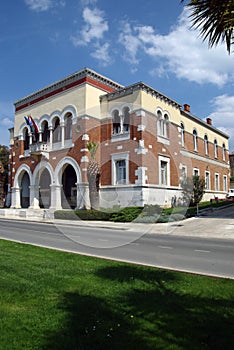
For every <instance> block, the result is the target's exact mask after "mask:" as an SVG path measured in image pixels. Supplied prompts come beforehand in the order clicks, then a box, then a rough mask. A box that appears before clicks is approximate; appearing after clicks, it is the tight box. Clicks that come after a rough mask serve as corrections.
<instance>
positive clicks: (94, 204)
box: [87, 142, 100, 209]
mask: <svg viewBox="0 0 234 350" xmlns="http://www.w3.org/2000/svg"><path fill="white" fill-rule="evenodd" d="M87 148H88V150H89V153H90V156H91V159H90V161H89V165H88V168H87V177H88V182H89V198H90V204H91V209H99V181H100V167H99V164H98V162H97V161H96V159H95V155H96V152H97V149H98V143H95V142H89V143H88V144H87Z"/></svg>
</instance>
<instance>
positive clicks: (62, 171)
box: [55, 157, 81, 209]
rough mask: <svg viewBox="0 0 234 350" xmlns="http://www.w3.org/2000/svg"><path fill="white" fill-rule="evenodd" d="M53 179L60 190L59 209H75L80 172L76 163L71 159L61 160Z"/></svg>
mask: <svg viewBox="0 0 234 350" xmlns="http://www.w3.org/2000/svg"><path fill="white" fill-rule="evenodd" d="M55 178H56V184H57V187H60V188H61V207H62V208H64V209H68V208H71V209H75V208H77V202H78V201H77V199H78V197H80V196H79V193H78V191H79V184H80V183H81V172H80V167H79V165H78V164H77V162H76V161H75V160H74V159H73V158H71V157H65V158H64V159H62V160H61V161H60V162H59V163H58V165H57V167H56V169H55Z"/></svg>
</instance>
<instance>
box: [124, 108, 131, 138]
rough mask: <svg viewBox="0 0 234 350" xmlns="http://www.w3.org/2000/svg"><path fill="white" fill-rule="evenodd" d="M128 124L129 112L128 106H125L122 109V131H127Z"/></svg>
mask: <svg viewBox="0 0 234 350" xmlns="http://www.w3.org/2000/svg"><path fill="white" fill-rule="evenodd" d="M129 124H130V114H129V108H128V107H125V108H124V109H123V132H124V133H125V132H129Z"/></svg>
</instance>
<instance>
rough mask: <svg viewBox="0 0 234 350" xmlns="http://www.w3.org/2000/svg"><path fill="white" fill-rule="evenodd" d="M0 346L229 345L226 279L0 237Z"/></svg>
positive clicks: (232, 312) (231, 301)
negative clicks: (97, 257)
mask: <svg viewBox="0 0 234 350" xmlns="http://www.w3.org/2000/svg"><path fill="white" fill-rule="evenodd" d="M0 250H1V254H0V269H1V272H0V349H1V350H14V349H20V350H21V349H24V350H29V349H32V350H36V349H40V350H42V349H53V350H75V349H82V350H83V349H87V350H92V349H100V350H105V349H108V350H113V349H118V350H122V349H123V350H125V349H126V350H131V349H137V350H138V349H140V350H148V349H157V350H158V349H163V350H164V349H171V350H172V349H173V350H177V349H186V350H193V349H197V350H202V349H212V350H215V349H219V350H220V349H221V350H228V349H233V348H234V280H225V279H216V278H207V277H204V276H203V277H202V276H196V275H190V274H185V273H176V272H171V271H166V270H160V269H155V268H147V267H142V266H138V265H131V264H124V263H119V262H113V261H108V260H102V259H95V258H90V257H85V256H79V255H76V254H70V253H63V252H58V251H53V250H49V249H43V248H39V247H33V246H29V245H23V244H17V243H14V242H7V241H1V240H0Z"/></svg>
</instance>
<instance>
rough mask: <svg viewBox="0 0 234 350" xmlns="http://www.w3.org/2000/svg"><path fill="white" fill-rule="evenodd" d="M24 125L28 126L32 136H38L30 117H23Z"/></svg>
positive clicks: (35, 125)
mask: <svg viewBox="0 0 234 350" xmlns="http://www.w3.org/2000/svg"><path fill="white" fill-rule="evenodd" d="M24 119H25V121H26V124H27V125H28V126H29V128H30V131H31V133H32V134H34V135H36V134H38V127H37V124H36V123H35V121H34V120H33V118H32V117H31V115H27V116H25V117H24Z"/></svg>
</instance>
